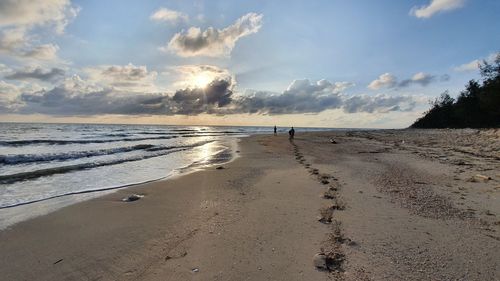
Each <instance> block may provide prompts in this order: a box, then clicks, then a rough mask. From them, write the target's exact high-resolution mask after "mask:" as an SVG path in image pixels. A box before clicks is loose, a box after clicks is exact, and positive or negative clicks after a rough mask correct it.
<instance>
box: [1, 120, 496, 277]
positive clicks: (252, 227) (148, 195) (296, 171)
mask: <svg viewBox="0 0 500 281" xmlns="http://www.w3.org/2000/svg"><path fill="white" fill-rule="evenodd" d="M332 138H333V140H334V142H335V143H332ZM239 150H240V152H239V154H240V156H241V157H239V158H238V159H236V160H235V161H233V162H231V163H229V164H226V165H223V169H216V168H215V167H210V168H207V169H204V170H202V171H198V172H195V173H192V174H188V175H185V176H181V177H178V178H175V179H171V180H165V181H159V182H154V183H149V184H145V185H140V186H135V187H132V188H127V189H124V190H120V191H118V192H116V193H113V194H111V195H107V196H104V197H101V198H97V199H93V200H90V201H86V202H82V203H79V204H76V205H72V206H69V207H66V208H63V209H61V210H58V211H56V212H54V213H51V214H48V215H45V216H41V217H38V218H35V219H32V220H29V221H25V222H22V223H19V224H17V225H15V226H13V227H11V228H9V229H7V230H4V231H1V232H0V252H1V253H2V255H1V259H0V272H1V273H2V279H5V280H499V279H500V269H499V268H500V199H499V195H500V174H499V171H500V160H499V156H500V155H498V153H499V151H500V136H499V134H498V131H493V130H489V131H474V130H469V131H467V130H465V131H464V130H460V131H456V130H429V131H417V130H403V131H401V130H397V131H396V130H394V131H391V130H384V131H358V132H322V133H307V134H300V132H298V134H297V137H296V139H295V140H294V141H293V142H289V141H288V139H287V137H286V136H283V135H280V136H272V135H265V136H254V137H250V138H244V139H243V140H242V142H241V147H240V148H239ZM134 193H137V194H143V195H144V197H143V198H141V199H139V200H137V201H134V202H122V201H121V199H122V198H124V197H126V196H128V195H130V194H134ZM319 253H321V254H323V255H319V256H318V255H317V254H319ZM315 255H316V262H317V264H318V262H319V264H320V265H321V263H322V262H323V261H325V260H326V262H327V264H326V265H325V268H322V269H323V270H319V269H318V268H316V267H315V266H314V263H313V262H314V259H315Z"/></svg>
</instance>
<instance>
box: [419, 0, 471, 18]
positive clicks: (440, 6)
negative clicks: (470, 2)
mask: <svg viewBox="0 0 500 281" xmlns="http://www.w3.org/2000/svg"><path fill="white" fill-rule="evenodd" d="M464 4H465V0H431V2H430V3H429V4H428V5H426V6H421V7H417V6H414V7H413V8H412V9H411V10H410V14H411V15H413V16H415V17H417V18H430V17H432V16H433V15H434V14H437V13H441V12H446V11H451V10H455V9H458V8H461V7H463V6H464Z"/></svg>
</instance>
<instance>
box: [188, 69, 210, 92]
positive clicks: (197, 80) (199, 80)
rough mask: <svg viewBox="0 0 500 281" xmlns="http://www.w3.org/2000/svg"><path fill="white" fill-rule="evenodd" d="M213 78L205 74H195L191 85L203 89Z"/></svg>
mask: <svg viewBox="0 0 500 281" xmlns="http://www.w3.org/2000/svg"><path fill="white" fill-rule="evenodd" d="M212 79H213V77H212V76H211V75H209V74H207V73H203V72H201V73H197V74H196V75H194V76H193V78H192V81H191V84H193V86H195V87H196V88H205V87H206V86H207V85H208V84H209V83H210V82H212Z"/></svg>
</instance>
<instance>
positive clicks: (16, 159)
mask: <svg viewBox="0 0 500 281" xmlns="http://www.w3.org/2000/svg"><path fill="white" fill-rule="evenodd" d="M154 147H155V145H152V144H138V145H133V146H125V147H115V148H109V149H98V150H88V151H72V152H65V153H51V154H16V155H0V164H5V165H17V164H24V163H33V162H49V161H65V160H71V159H79V158H88V157H94V156H102V155H111V154H116V153H124V152H130V151H135V150H148V149H151V148H154ZM159 148H161V147H159Z"/></svg>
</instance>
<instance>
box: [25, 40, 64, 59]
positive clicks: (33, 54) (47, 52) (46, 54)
mask: <svg viewBox="0 0 500 281" xmlns="http://www.w3.org/2000/svg"><path fill="white" fill-rule="evenodd" d="M58 50H59V46H57V45H54V44H43V45H39V46H36V47H34V48H32V49H30V50H27V51H24V52H21V53H20V55H21V56H22V57H25V58H32V59H38V60H54V59H56V58H57V51H58Z"/></svg>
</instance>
